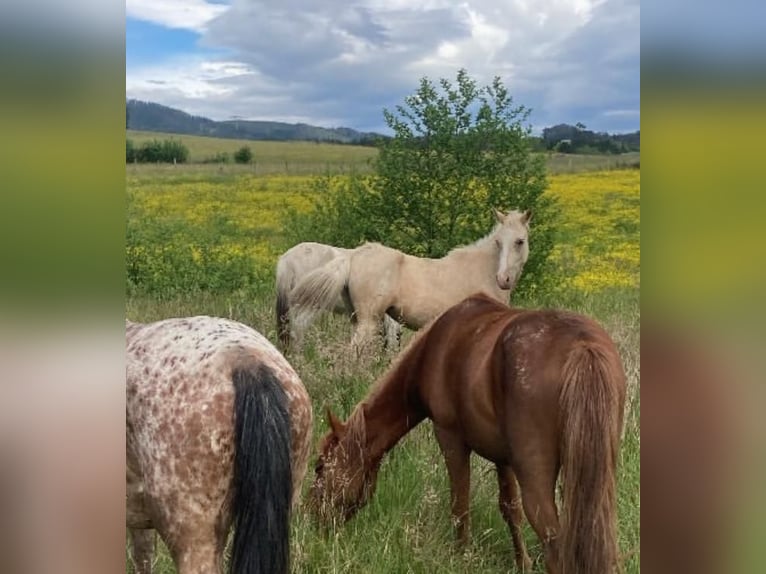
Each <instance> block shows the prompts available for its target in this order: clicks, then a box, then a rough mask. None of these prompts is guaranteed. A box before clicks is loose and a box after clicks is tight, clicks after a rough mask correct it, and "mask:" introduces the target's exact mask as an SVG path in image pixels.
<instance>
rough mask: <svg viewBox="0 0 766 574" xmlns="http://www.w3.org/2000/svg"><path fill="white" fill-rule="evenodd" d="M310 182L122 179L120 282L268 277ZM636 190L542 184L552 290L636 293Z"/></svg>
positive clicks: (605, 177)
mask: <svg viewBox="0 0 766 574" xmlns="http://www.w3.org/2000/svg"><path fill="white" fill-rule="evenodd" d="M313 181H314V178H313V177H304V176H264V177H255V176H248V175H242V176H238V177H234V178H229V179H222V180H220V181H215V180H210V179H208V180H205V179H199V178H197V179H191V180H187V181H174V180H172V179H169V178H157V179H156V180H155V179H146V178H131V177H128V244H127V260H128V271H129V272H128V275H129V281H130V280H131V276H132V277H133V280H134V282H135V283H137V284H138V283H142V282H143V283H146V282H152V281H164V282H165V283H167V284H170V282H172V281H178V277H179V276H180V275H188V276H190V277H192V278H193V279H190V281H192V282H194V281H196V282H197V283H202V284H204V285H210V282H211V281H218V282H219V283H220V284H223V283H225V282H236V281H238V277H237V275H236V274H237V273H255V274H257V275H258V276H260V277H266V276H269V275H270V274H271V273H273V268H274V264H275V263H276V259H277V258H278V257H279V254H280V252H281V251H282V250H283V249H284V241H283V237H282V225H283V221H284V217H285V215H286V213H287V211H288V209H289V208H293V209H296V210H298V211H305V210H309V209H311V207H312V199H313V196H314V194H315V193H316V192H315V191H313V186H312V182H313ZM640 183H641V181H640V171H639V170H636V169H630V170H613V171H601V172H590V173H576V174H566V175H553V176H550V178H549V184H550V185H549V190H548V193H550V194H552V195H553V196H555V197H556V198H557V200H558V203H559V206H560V213H561V216H560V222H559V225H558V231H559V241H558V243H557V245H556V247H555V249H554V251H553V254H552V257H553V259H554V264H555V267H556V270H557V275H559V277H560V280H558V281H557V284H559V285H561V286H562V287H564V288H566V289H574V290H577V291H580V292H585V293H592V292H597V291H600V290H603V289H606V288H611V287H632V286H638V285H639V281H640ZM532 246H533V247H532V248H533V249H534V236H533V237H532ZM223 267H226V268H227V269H228V271H226V272H222V273H219V270H220V269H221V268H223ZM163 284H164V283H163Z"/></svg>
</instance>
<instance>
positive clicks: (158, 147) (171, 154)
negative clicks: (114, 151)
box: [126, 139, 189, 163]
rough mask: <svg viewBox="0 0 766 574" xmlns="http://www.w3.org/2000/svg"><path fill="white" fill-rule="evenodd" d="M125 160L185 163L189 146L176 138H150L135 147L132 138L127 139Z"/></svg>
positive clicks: (187, 159)
mask: <svg viewBox="0 0 766 574" xmlns="http://www.w3.org/2000/svg"><path fill="white" fill-rule="evenodd" d="M126 161H127V162H133V161H135V162H139V163H186V162H187V161H189V148H187V147H186V146H185V145H184V144H183V143H181V142H180V141H177V140H164V141H159V140H156V139H155V140H150V141H146V142H144V143H143V144H141V147H139V148H136V147H135V145H134V144H133V141H132V140H127V153H126Z"/></svg>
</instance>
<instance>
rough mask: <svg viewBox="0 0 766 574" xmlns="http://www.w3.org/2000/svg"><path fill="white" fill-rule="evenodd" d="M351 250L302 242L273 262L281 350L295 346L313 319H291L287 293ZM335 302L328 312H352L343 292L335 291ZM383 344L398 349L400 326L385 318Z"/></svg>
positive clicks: (302, 317)
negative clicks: (304, 279) (275, 273)
mask: <svg viewBox="0 0 766 574" xmlns="http://www.w3.org/2000/svg"><path fill="white" fill-rule="evenodd" d="M350 252H351V249H345V248H343V247H334V246H332V245H325V244H324V243H314V242H305V243H299V244H298V245H294V246H293V247H291V248H290V249H288V250H287V251H285V252H284V253H283V254H282V255H281V256H280V257H279V260H277V276H276V288H277V306H276V315H277V338H278V340H279V344H280V346H281V347H282V350H283V351H287V350H289V349H290V348H291V347H293V346H294V347H299V346H300V343H301V340H302V339H303V334H304V333H305V332H306V330H307V329H308V328H309V326H310V325H311V321H312V320H313V318H314V317H313V316H312V315H309V314H305V313H304V314H302V315H301V316H300V317H295V320H291V315H292V314H291V313H290V294H291V292H292V290H293V288H294V287H295V285H296V284H297V283H298V282H299V281H300V280H301V278H303V277H304V276H305V275H307V274H308V273H310V272H311V271H314V269H317V268H319V267H321V266H323V265H324V264H326V263H328V262H329V261H331V260H332V259H335V258H336V257H345V256H347V255H348V254H349V253H350ZM337 295H338V297H337V299H336V300H335V301H334V302H333V304H332V305H331V307H330V308H331V310H332V311H333V312H334V313H338V314H340V315H351V316H352V317H353V313H354V309H353V308H352V307H351V302H350V301H349V300H348V296H347V293H346V291H345V290H342V291H341V292H339V293H338V294H337ZM383 336H384V339H383V342H384V344H385V346H386V348H388V349H392V350H396V349H398V348H399V340H400V339H401V336H402V326H401V325H400V324H399V323H397V322H396V321H394V320H393V319H392V318H391V317H389V316H388V315H385V316H384V317H383Z"/></svg>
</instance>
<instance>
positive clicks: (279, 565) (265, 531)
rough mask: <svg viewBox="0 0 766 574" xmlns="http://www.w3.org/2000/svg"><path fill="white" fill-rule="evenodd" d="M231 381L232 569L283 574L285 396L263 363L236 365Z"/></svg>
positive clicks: (287, 489)
mask: <svg viewBox="0 0 766 574" xmlns="http://www.w3.org/2000/svg"><path fill="white" fill-rule="evenodd" d="M232 381H233V383H234V430H235V447H234V449H235V453H234V476H233V481H232V487H233V499H232V513H233V523H234V540H233V543H232V552H231V562H230V572H231V573H232V574H286V573H287V572H288V568H289V555H290V508H291V499H292V484H293V481H292V469H291V466H290V465H291V460H290V450H291V447H290V436H291V435H290V414H289V411H288V407H287V396H286V395H285V391H284V389H283V388H282V385H281V384H280V383H279V381H278V380H277V378H276V376H275V374H274V372H273V371H272V370H271V369H270V368H268V367H266V366H263V365H259V366H258V367H255V368H238V369H234V371H233V373H232Z"/></svg>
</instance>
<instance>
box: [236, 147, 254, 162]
mask: <svg viewBox="0 0 766 574" xmlns="http://www.w3.org/2000/svg"><path fill="white" fill-rule="evenodd" d="M234 161H236V162H237V163H250V162H251V161H253V150H251V149H250V148H249V147H248V146H246V145H245V146H242V147H241V148H239V149H238V150H237V151H236V152H234Z"/></svg>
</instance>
